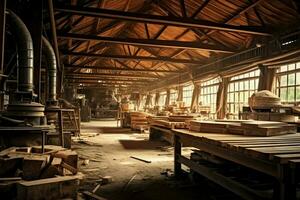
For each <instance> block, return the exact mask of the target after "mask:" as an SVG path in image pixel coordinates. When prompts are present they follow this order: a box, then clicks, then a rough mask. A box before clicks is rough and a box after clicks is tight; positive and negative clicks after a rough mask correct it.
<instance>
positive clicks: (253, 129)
mask: <svg viewBox="0 0 300 200" xmlns="http://www.w3.org/2000/svg"><path fill="white" fill-rule="evenodd" d="M242 127H243V129H244V135H250V136H274V135H285V134H290V133H296V132H297V126H296V125H293V124H287V123H283V122H271V121H253V122H244V123H242Z"/></svg>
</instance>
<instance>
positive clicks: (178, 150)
mask: <svg viewBox="0 0 300 200" xmlns="http://www.w3.org/2000/svg"><path fill="white" fill-rule="evenodd" d="M180 156H181V142H180V138H179V136H177V135H174V174H175V177H176V178H180V177H181V175H182V169H181V163H180V162H178V159H179V157H180Z"/></svg>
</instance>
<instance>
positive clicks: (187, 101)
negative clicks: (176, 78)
mask: <svg viewBox="0 0 300 200" xmlns="http://www.w3.org/2000/svg"><path fill="white" fill-rule="evenodd" d="M193 89H194V85H188V86H186V87H183V93H182V100H183V102H184V105H185V106H190V105H191V103H192V96H193Z"/></svg>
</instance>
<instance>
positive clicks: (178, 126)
mask: <svg viewBox="0 0 300 200" xmlns="http://www.w3.org/2000/svg"><path fill="white" fill-rule="evenodd" d="M150 125H151V126H159V127H164V128H167V129H174V128H176V129H182V128H187V124H186V123H185V122H170V121H167V120H153V121H151V123H150Z"/></svg>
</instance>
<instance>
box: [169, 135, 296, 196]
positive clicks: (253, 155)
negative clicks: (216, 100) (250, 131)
mask: <svg viewBox="0 0 300 200" xmlns="http://www.w3.org/2000/svg"><path fill="white" fill-rule="evenodd" d="M172 131H173V133H174V149H175V153H174V155H175V159H174V172H175V176H176V177H180V176H181V174H182V172H183V171H182V166H181V165H182V164H183V165H185V166H187V167H189V168H190V169H191V170H194V171H196V172H197V173H199V174H201V175H202V176H204V177H206V178H208V179H210V180H211V181H213V182H215V183H217V184H219V185H221V186H222V187H224V188H226V189H228V190H230V191H232V192H233V193H235V194H237V195H239V196H241V197H243V198H244V199H268V198H273V199H280V200H291V199H296V185H297V182H298V181H297V177H298V176H299V175H298V174H297V171H298V170H299V165H300V133H296V134H288V135H281V136H272V137H253V136H243V135H231V134H218V133H200V132H194V131H189V130H187V129H172ZM183 145H184V146H189V147H194V148H197V149H199V150H201V151H203V152H207V153H209V154H211V155H214V156H216V157H219V158H221V159H224V160H227V161H230V162H233V163H236V164H238V165H241V166H244V167H247V168H250V169H253V170H255V171H258V172H261V173H263V174H265V175H269V176H270V177H273V178H274V180H275V181H274V192H273V194H272V195H271V196H270V195H269V196H268V197H267V196H265V195H262V194H260V193H259V192H257V191H255V190H253V189H252V188H250V187H247V186H245V185H243V184H240V183H239V182H236V181H234V180H231V179H230V178H228V177H226V176H222V175H221V174H218V173H216V172H215V171H214V170H213V169H211V168H209V167H205V166H202V165H201V164H199V163H196V162H194V161H193V160H191V159H189V158H186V157H184V156H182V155H181V147H182V146H183ZM297 169H298V170H297Z"/></svg>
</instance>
